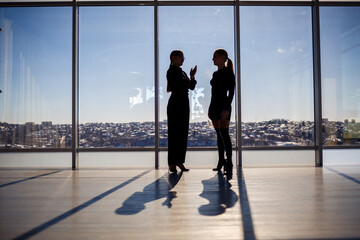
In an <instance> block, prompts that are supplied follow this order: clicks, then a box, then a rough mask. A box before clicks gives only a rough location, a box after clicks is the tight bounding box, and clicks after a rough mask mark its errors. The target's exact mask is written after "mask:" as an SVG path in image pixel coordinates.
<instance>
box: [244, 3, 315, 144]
mask: <svg viewBox="0 0 360 240" xmlns="http://www.w3.org/2000/svg"><path fill="white" fill-rule="evenodd" d="M240 17H241V19H240V37H241V40H240V44H241V45H240V46H241V88H242V93H241V106H242V145H243V146H309V145H313V144H314V121H313V120H314V113H313V111H314V110H313V109H314V107H313V104H314V101H313V75H312V67H313V64H312V33H311V8H310V7H252V6H244V7H240Z"/></svg>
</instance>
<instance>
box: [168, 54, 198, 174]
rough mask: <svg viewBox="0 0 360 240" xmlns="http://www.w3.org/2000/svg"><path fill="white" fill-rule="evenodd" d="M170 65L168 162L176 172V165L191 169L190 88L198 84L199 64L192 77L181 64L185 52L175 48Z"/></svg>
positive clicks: (192, 70)
mask: <svg viewBox="0 0 360 240" xmlns="http://www.w3.org/2000/svg"><path fill="white" fill-rule="evenodd" d="M170 62H171V64H170V67H169V70H168V71H167V74H166V78H167V92H171V96H170V98H169V102H168V105H167V117H168V164H169V170H170V172H172V173H176V172H177V170H176V166H178V167H179V168H180V169H181V171H189V169H188V168H186V167H185V166H184V163H185V155H186V148H187V140H188V131H189V116H190V113H189V112H190V110H189V109H190V106H189V97H188V92H189V89H191V90H194V89H195V85H196V80H195V74H196V69H197V66H195V67H194V69H191V70H190V79H189V77H188V76H187V75H186V73H185V72H184V71H183V70H182V69H181V67H180V66H182V65H183V63H184V53H183V52H182V51H180V50H174V51H172V52H171V54H170Z"/></svg>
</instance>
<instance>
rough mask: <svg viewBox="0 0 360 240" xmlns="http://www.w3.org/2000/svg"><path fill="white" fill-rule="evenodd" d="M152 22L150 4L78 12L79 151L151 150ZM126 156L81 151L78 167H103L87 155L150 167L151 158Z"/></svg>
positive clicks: (153, 139)
mask: <svg viewBox="0 0 360 240" xmlns="http://www.w3.org/2000/svg"><path fill="white" fill-rule="evenodd" d="M153 22H154V13H153V7H150V6H119V7H80V8H79V91H80V94H79V97H80V101H79V115H80V116H79V118H80V123H79V124H80V125H79V137H80V138H79V139H80V142H79V146H80V148H81V149H86V148H135V147H136V148H146V147H154V144H155V120H154V118H155V114H154V96H155V89H154V27H153V26H154V23H153ZM98 155H99V156H98ZM129 155H131V154H129V153H126V154H125V155H124V154H121V153H120V154H119V153H114V152H111V153H103V154H99V153H97V154H94V153H91V154H88V153H81V155H80V165H89V164H90V162H91V164H95V165H102V164H104V163H100V162H99V163H98V164H96V163H94V162H92V161H90V159H92V157H93V156H96V157H95V158H96V160H93V161H100V160H99V159H102V160H101V161H103V162H108V161H114V163H113V164H120V165H124V164H125V163H124V162H123V161H120V159H126V162H131V161H137V163H136V164H135V165H143V164H144V163H142V162H143V161H148V162H149V164H153V161H152V160H151V159H152V157H153V154H151V157H147V158H145V159H144V157H140V158H139V157H138V160H134V159H131V157H130V156H129ZM106 160H107V161H106ZM118 161H120V162H122V163H115V162H118ZM109 164H110V163H109ZM125 165H127V164H125Z"/></svg>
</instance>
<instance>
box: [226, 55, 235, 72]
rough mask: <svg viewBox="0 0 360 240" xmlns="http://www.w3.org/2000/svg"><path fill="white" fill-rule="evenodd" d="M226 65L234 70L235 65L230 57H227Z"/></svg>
mask: <svg viewBox="0 0 360 240" xmlns="http://www.w3.org/2000/svg"><path fill="white" fill-rule="evenodd" d="M226 67H227V68H228V69H230V70H231V71H234V65H233V62H232V61H231V59H230V58H228V59H227V63H226Z"/></svg>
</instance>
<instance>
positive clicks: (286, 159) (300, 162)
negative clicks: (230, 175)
mask: <svg viewBox="0 0 360 240" xmlns="http://www.w3.org/2000/svg"><path fill="white" fill-rule="evenodd" d="M242 161H243V167H261V166H271V167H274V166H315V152H314V151H313V150H286V151H284V150H282V151H269V150H266V151H254V150H251V151H243V152H242Z"/></svg>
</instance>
